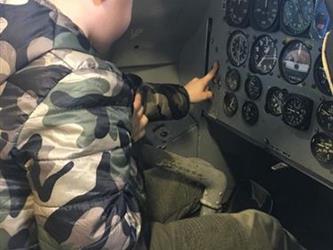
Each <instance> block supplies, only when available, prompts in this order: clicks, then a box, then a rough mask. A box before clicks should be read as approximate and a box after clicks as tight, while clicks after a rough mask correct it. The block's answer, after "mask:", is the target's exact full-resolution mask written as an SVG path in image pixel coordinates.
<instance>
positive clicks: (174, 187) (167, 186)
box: [144, 168, 202, 223]
mask: <svg viewBox="0 0 333 250" xmlns="http://www.w3.org/2000/svg"><path fill="white" fill-rule="evenodd" d="M144 177H145V188H146V196H147V202H146V211H145V215H146V216H147V217H148V218H147V219H148V221H153V222H161V223H166V222H170V221H174V220H178V219H181V218H184V217H186V216H189V215H191V214H193V213H194V212H196V211H198V210H199V209H200V199H201V197H202V188H201V187H200V186H198V185H196V184H194V183H192V182H190V181H188V180H187V179H186V178H184V177H181V176H179V175H176V174H174V173H172V172H170V171H167V170H164V169H161V168H153V169H149V170H146V171H144Z"/></svg>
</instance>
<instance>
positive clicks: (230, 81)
mask: <svg viewBox="0 0 333 250" xmlns="http://www.w3.org/2000/svg"><path fill="white" fill-rule="evenodd" d="M225 83H226V86H227V88H228V89H229V90H231V91H236V90H238V89H239V87H240V84H241V76H240V74H239V72H238V71H237V70H236V69H232V70H229V71H228V73H227V74H226V76H225Z"/></svg>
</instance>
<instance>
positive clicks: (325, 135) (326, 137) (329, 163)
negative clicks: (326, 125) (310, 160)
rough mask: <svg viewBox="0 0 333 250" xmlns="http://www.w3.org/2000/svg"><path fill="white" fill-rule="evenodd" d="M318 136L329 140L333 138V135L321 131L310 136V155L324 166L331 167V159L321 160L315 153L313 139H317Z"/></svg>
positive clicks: (332, 166) (332, 163)
mask: <svg viewBox="0 0 333 250" xmlns="http://www.w3.org/2000/svg"><path fill="white" fill-rule="evenodd" d="M319 138H323V139H329V140H333V137H332V136H330V135H328V134H326V133H323V132H318V133H316V134H315V135H314V136H313V137H312V138H311V143H310V148H311V153H312V156H313V157H314V158H315V159H316V160H317V161H318V162H319V163H320V164H321V165H322V166H323V167H325V168H330V169H332V168H333V159H332V160H331V161H328V162H327V161H322V160H320V159H319V158H318V156H317V155H316V152H315V149H314V146H315V140H318V139H319Z"/></svg>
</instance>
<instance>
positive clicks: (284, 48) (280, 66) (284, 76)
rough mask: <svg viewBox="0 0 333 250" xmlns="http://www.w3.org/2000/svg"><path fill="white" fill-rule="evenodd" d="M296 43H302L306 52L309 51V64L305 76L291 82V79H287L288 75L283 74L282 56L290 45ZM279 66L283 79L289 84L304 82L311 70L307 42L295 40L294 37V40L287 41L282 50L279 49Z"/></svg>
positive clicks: (309, 49)
mask: <svg viewBox="0 0 333 250" xmlns="http://www.w3.org/2000/svg"><path fill="white" fill-rule="evenodd" d="M298 43H301V44H303V45H304V47H305V48H306V49H307V51H308V53H309V56H310V65H309V70H308V72H307V73H306V75H305V77H304V78H303V79H302V80H301V81H298V82H291V81H290V80H289V79H288V77H287V76H286V75H285V72H284V70H283V68H284V66H283V57H284V56H285V52H286V51H287V50H288V49H289V48H290V47H292V46H293V45H294V44H298ZM279 68H280V73H281V75H282V77H283V79H284V80H285V81H286V82H288V83H289V84H291V85H298V84H300V83H302V82H304V81H305V80H306V79H307V78H308V77H309V75H310V72H311V68H312V55H311V48H310V47H309V46H308V45H307V44H305V43H304V42H303V41H301V40H297V39H296V40H292V41H290V42H289V43H287V44H286V45H285V46H284V47H283V49H282V51H281V54H280V57H279Z"/></svg>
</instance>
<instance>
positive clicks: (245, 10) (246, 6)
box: [226, 0, 250, 27]
mask: <svg viewBox="0 0 333 250" xmlns="http://www.w3.org/2000/svg"><path fill="white" fill-rule="evenodd" d="M249 12H250V0H227V10H226V21H227V23H228V24H229V25H231V26H237V27H244V26H246V25H247V24H248V18H249Z"/></svg>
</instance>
